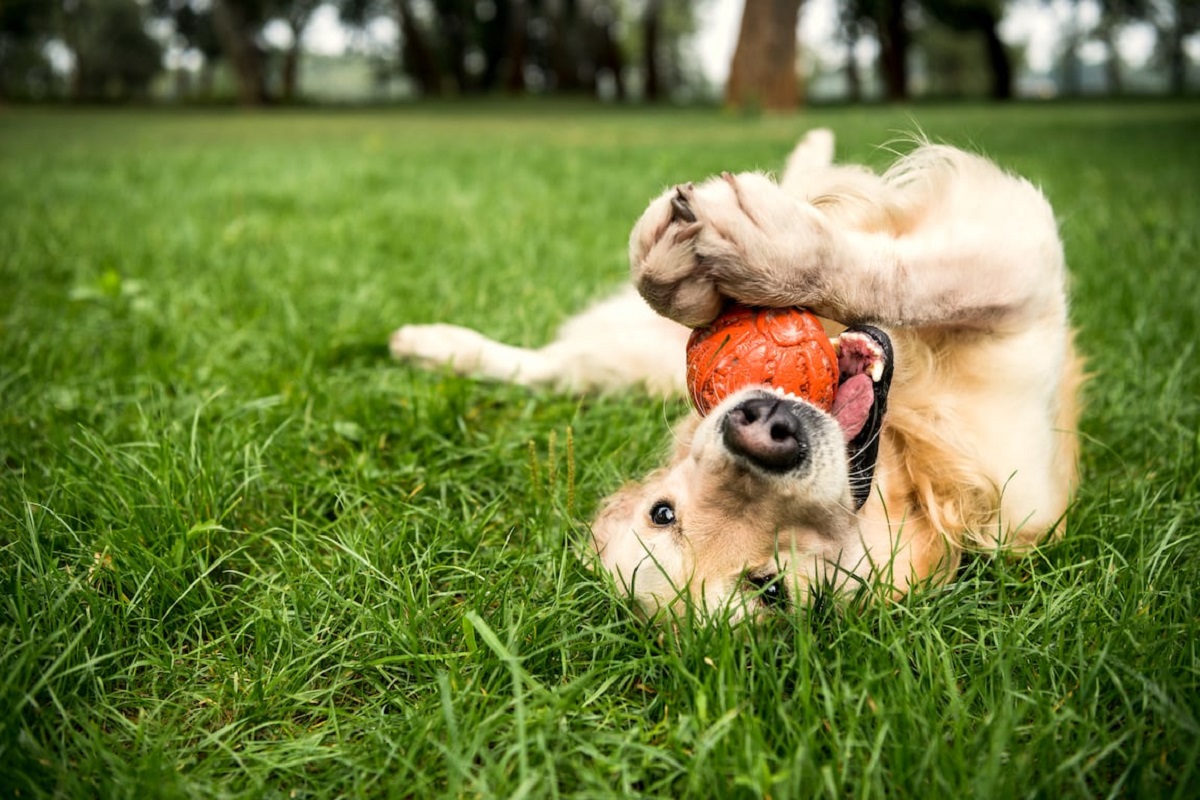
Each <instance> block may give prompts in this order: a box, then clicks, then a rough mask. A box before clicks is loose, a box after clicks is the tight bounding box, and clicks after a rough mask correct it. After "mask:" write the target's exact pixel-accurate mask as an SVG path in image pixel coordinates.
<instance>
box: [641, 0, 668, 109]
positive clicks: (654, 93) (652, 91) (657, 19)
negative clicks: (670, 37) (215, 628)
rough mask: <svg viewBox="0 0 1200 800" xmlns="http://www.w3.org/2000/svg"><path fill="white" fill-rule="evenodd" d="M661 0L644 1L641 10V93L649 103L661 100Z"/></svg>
mask: <svg viewBox="0 0 1200 800" xmlns="http://www.w3.org/2000/svg"><path fill="white" fill-rule="evenodd" d="M662 10H663V0H646V6H645V8H643V9H642V20H641V22H642V91H643V92H644V94H645V97H646V99H647V100H649V101H650V102H652V103H653V102H657V101H658V100H659V99H661V93H662V89H661V87H660V86H659V66H658V59H659V53H658V49H659V35H660V31H661V30H662Z"/></svg>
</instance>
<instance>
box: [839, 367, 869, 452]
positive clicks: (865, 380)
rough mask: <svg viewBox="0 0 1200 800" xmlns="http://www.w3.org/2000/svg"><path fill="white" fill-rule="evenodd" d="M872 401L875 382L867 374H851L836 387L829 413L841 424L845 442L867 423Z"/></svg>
mask: <svg viewBox="0 0 1200 800" xmlns="http://www.w3.org/2000/svg"><path fill="white" fill-rule="evenodd" d="M874 402H875V384H874V383H872V382H871V379H870V377H868V376H867V375H853V376H851V377H849V378H847V379H846V380H844V381H843V382H842V385H841V386H839V387H838V390H837V396H836V397H834V398H833V408H832V409H830V413H831V414H833V418H834V419H836V420H837V421H838V424H839V425H841V426H842V434H843V435H844V436H845V437H846V441H847V442H849V441H851V440H852V439H853V438H854V437H855V436H858V433H859V431H861V430H862V429H863V425H866V424H867V417H868V416H869V415H870V413H871V404H872V403H874Z"/></svg>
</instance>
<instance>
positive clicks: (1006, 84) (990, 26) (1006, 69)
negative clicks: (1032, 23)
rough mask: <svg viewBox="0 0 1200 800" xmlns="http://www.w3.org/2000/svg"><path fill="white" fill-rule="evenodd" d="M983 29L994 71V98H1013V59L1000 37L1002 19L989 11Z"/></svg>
mask: <svg viewBox="0 0 1200 800" xmlns="http://www.w3.org/2000/svg"><path fill="white" fill-rule="evenodd" d="M982 29H983V42H984V47H985V49H986V51H987V59H988V66H989V67H990V68H991V73H992V89H991V96H992V99H993V100H1012V97H1013V69H1012V60H1011V59H1009V57H1008V48H1006V47H1005V46H1004V42H1003V41H1002V40H1001V39H1000V30H999V29H1000V20H998V19H996V17H995V16H993V15H992V14H990V13H989V14H988V16H987V19H986V21H985V24H984V25H983V28H982Z"/></svg>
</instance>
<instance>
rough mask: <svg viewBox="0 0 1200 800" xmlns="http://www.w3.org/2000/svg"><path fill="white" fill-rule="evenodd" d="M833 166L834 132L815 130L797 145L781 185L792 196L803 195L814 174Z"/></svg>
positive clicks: (784, 171)
mask: <svg viewBox="0 0 1200 800" xmlns="http://www.w3.org/2000/svg"><path fill="white" fill-rule="evenodd" d="M832 165H833V131H831V130H829V129H828V128H814V129H813V130H811V131H809V132H808V133H806V134H805V135H804V138H803V139H801V140H800V141H799V142H797V143H796V146H795V148H793V149H792V152H791V155H789V156H788V158H787V166H785V167H784V170H783V176H782V177H781V178H780V179H779V185H780V186H781V187H783V189H784V191H786V192H789V193H791V194H797V195H803V194H804V193H805V189H806V188H807V186H808V184H809V183H810V182H811V181H812V178H813V174H814V173H820V172H824V171H825V170H827V169H829V167H831V166H832Z"/></svg>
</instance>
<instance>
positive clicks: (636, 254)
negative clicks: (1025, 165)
mask: <svg viewBox="0 0 1200 800" xmlns="http://www.w3.org/2000/svg"><path fill="white" fill-rule="evenodd" d="M629 249H630V262H631V268H632V279H633V281H632V282H633V288H631V289H628V290H626V291H625V292H622V293H620V294H618V295H617V296H616V297H613V298H610V299H608V300H605V301H603V302H601V303H599V304H597V305H595V306H593V307H592V308H590V309H588V310H586V311H585V312H584V313H582V314H580V315H579V316H577V317H575V318H573V319H571V320H570V321H568V322H567V323H566V325H564V327H563V328H562V330H561V332H560V335H559V337H558V339H557V340H556V341H554V342H552V343H551V344H549V345H548V346H546V347H544V348H541V349H538V350H531V349H522V348H514V347H509V346H507V345H504V344H501V343H499V342H495V341H493V340H491V339H488V338H486V337H484V336H483V335H481V334H479V333H478V332H475V331H472V330H468V329H466V328H460V327H456V326H451V325H417V326H405V327H402V328H400V329H399V330H397V331H396V332H395V333H394V334H393V336H392V340H391V349H392V353H393V354H394V355H395V356H396V357H397V358H400V359H404V360H409V361H415V362H417V363H420V364H422V365H425V366H431V367H442V368H445V367H449V368H452V369H454V370H456V371H458V372H460V373H463V374H471V375H477V376H482V377H485V378H490V379H495V380H505V381H513V382H516V383H521V384H528V385H547V386H551V387H554V388H556V389H559V390H565V391H589V390H604V391H618V390H619V391H629V390H635V389H638V388H640V389H642V390H648V391H650V392H653V393H657V394H664V393H671V392H683V391H684V348H685V342H686V340H687V336H688V333H689V328H694V327H698V326H703V325H705V324H707V323H709V322H711V321H712V320H713V319H714V318H715V317H716V316H717V315H718V314H719V313H720V311H721V310H722V308H723V307H724V306H725V304H726V303H727V302H729V301H738V302H741V303H744V304H747V305H752V306H760V307H790V306H802V307H805V308H808V309H810V310H812V311H813V312H815V313H817V314H818V315H820V316H821V318H822V320H823V323H824V324H825V328H826V332H827V333H828V334H829V335H830V337H831V338H832V339H833V340H834V343H835V348H836V349H837V351H838V358H839V367H840V374H841V378H840V380H841V383H840V385H839V389H838V394H837V398H836V399H835V403H834V408H833V410H832V411H831V412H825V411H823V410H821V409H819V408H817V407H816V406H814V405H812V404H810V403H808V402H807V401H805V400H804V399H801V398H797V397H793V396H790V395H783V394H780V393H778V392H776V391H774V390H771V389H769V388H767V387H764V386H749V387H746V388H744V389H742V390H740V391H737V392H736V393H734V394H733V395H732V396H730V397H728V398H726V399H725V400H724V401H723V402H721V403H720V405H718V406H717V407H716V408H715V409H713V410H712V411H711V413H709V414H708V415H707V416H705V417H704V418H700V417H698V416H696V415H692V417H691V418H690V419H688V420H685V421H683V422H681V423H679V424H678V425H676V426H675V427H674V428H673V435H674V439H675V441H674V446H673V447H672V448H671V452H670V455H669V458H668V459H667V463H666V464H665V466H663V467H661V468H659V469H657V470H655V471H654V472H652V473H651V474H650V475H648V476H647V477H645V478H644V479H642V480H640V481H636V482H632V483H630V484H628V485H626V486H625V487H623V488H621V489H620V490H618V491H617V492H616V494H614V495H613V496H612V497H610V498H609V499H608V500H607V501H606V502H605V503H604V504H603V505H602V507H601V509H600V511H599V513H598V515H597V517H596V519H595V520H594V522H593V524H592V534H593V544H594V546H595V551H596V554H597V556H598V560H599V563H600V564H602V565H603V566H604V568H605V569H607V570H608V571H609V572H610V573H611V574H612V576H613V578H614V579H615V581H616V584H617V586H618V587H619V588H620V589H621V590H622V591H623V592H625V593H627V594H628V595H630V596H632V597H633V598H634V599H635V600H636V601H637V604H638V605H639V606H640V607H641V609H642V610H644V611H645V612H646V613H647V614H655V613H657V612H660V611H664V610H670V611H671V612H674V613H679V612H681V611H683V610H684V609H685V608H686V606H687V604H691V606H692V608H693V609H695V610H696V611H697V612H698V614H699V615H700V616H701V617H704V618H721V619H728V620H736V619H741V618H743V617H757V616H760V615H762V614H765V613H770V612H772V611H774V610H778V609H783V608H787V607H788V606H790V605H791V604H802V603H805V602H806V601H807V600H809V599H810V598H811V597H812V595H813V593H814V592H818V591H824V590H827V589H833V590H842V591H845V590H848V589H856V588H857V587H862V586H866V587H873V591H876V592H880V591H881V592H882V594H883V595H884V596H899V595H902V594H903V593H905V592H907V591H908V590H909V589H910V588H911V587H913V586H914V585H916V584H919V583H922V582H926V581H938V580H945V579H946V578H948V577H950V576H952V575H953V574H954V569H955V567H956V565H957V564H958V562H959V559H960V557H961V555H962V554H963V553H964V552H966V551H983V552H989V553H994V552H998V551H1001V550H1007V551H1021V550H1023V549H1028V548H1029V547H1031V546H1033V545H1035V544H1037V543H1038V542H1040V541H1042V540H1045V539H1047V538H1050V537H1055V536H1059V535H1061V534H1062V533H1063V528H1064V517H1065V514H1066V510H1067V506H1068V504H1069V502H1070V499H1071V494H1072V490H1073V486H1074V484H1075V481H1076V453H1077V446H1078V445H1077V435H1076V421H1077V417H1078V413H1079V402H1078V392H1079V388H1080V385H1081V383H1082V379H1083V378H1082V375H1083V373H1082V366H1081V362H1080V360H1079V358H1078V357H1077V355H1076V353H1075V350H1074V346H1073V334H1072V331H1071V328H1070V325H1069V321H1068V313H1067V312H1068V309H1067V293H1066V280H1067V274H1066V270H1065V266H1064V260H1063V252H1062V245H1061V242H1060V240H1059V236H1058V230H1057V226H1056V223H1055V219H1054V215H1053V212H1052V211H1051V208H1050V205H1049V204H1048V203H1047V201H1046V199H1045V198H1044V197H1043V195H1042V194H1041V192H1039V191H1038V189H1036V188H1035V187H1034V186H1033V185H1031V184H1030V183H1028V182H1027V181H1025V180H1022V179H1021V178H1018V177H1014V176H1012V175H1009V174H1007V173H1005V172H1004V171H1002V170H1001V169H999V168H998V167H997V166H995V165H994V164H992V163H990V162H989V161H987V160H985V159H983V158H981V157H979V156H975V155H971V154H968V153H965V152H963V151H961V150H957V149H954V148H951V147H946V146H937V145H931V144H927V143H926V144H921V145H920V146H917V147H916V148H915V149H914V150H913V151H912V152H911V153H910V154H908V155H906V156H904V157H902V158H900V159H899V160H898V161H897V162H896V163H895V164H894V165H893V166H892V167H891V168H890V169H888V170H887V171H886V172H884V173H883V174H881V175H877V174H875V173H873V172H871V171H869V170H867V169H866V168H863V167H854V166H837V165H834V164H833V135H832V134H831V133H830V132H829V131H826V130H816V131H812V132H810V133H809V134H808V135H807V136H806V137H804V139H802V140H801V142H800V143H799V144H798V145H797V147H796V148H795V150H794V151H793V152H792V154H791V156H790V157H789V159H788V162H787V168H786V170H785V171H784V173H783V176H782V178H781V179H780V180H778V181H775V180H772V179H771V178H770V177H768V176H766V175H763V174H758V173H746V174H738V175H731V174H722V175H720V176H717V177H713V178H710V179H708V180H706V181H704V182H702V183H686V184H682V185H678V186H674V187H671V188H670V189H668V190H667V191H665V192H664V193H663V194H662V195H660V196H659V197H658V198H657V199H655V200H653V201H651V203H650V205H649V207H648V208H647V209H646V211H645V213H644V214H643V215H642V217H641V219H640V220H638V222H637V224H636V225H635V226H634V228H633V233H632V235H631V237H630V248H629ZM634 289H636V292H635V291H634ZM848 387H854V388H853V391H851V390H850V388H848Z"/></svg>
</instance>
